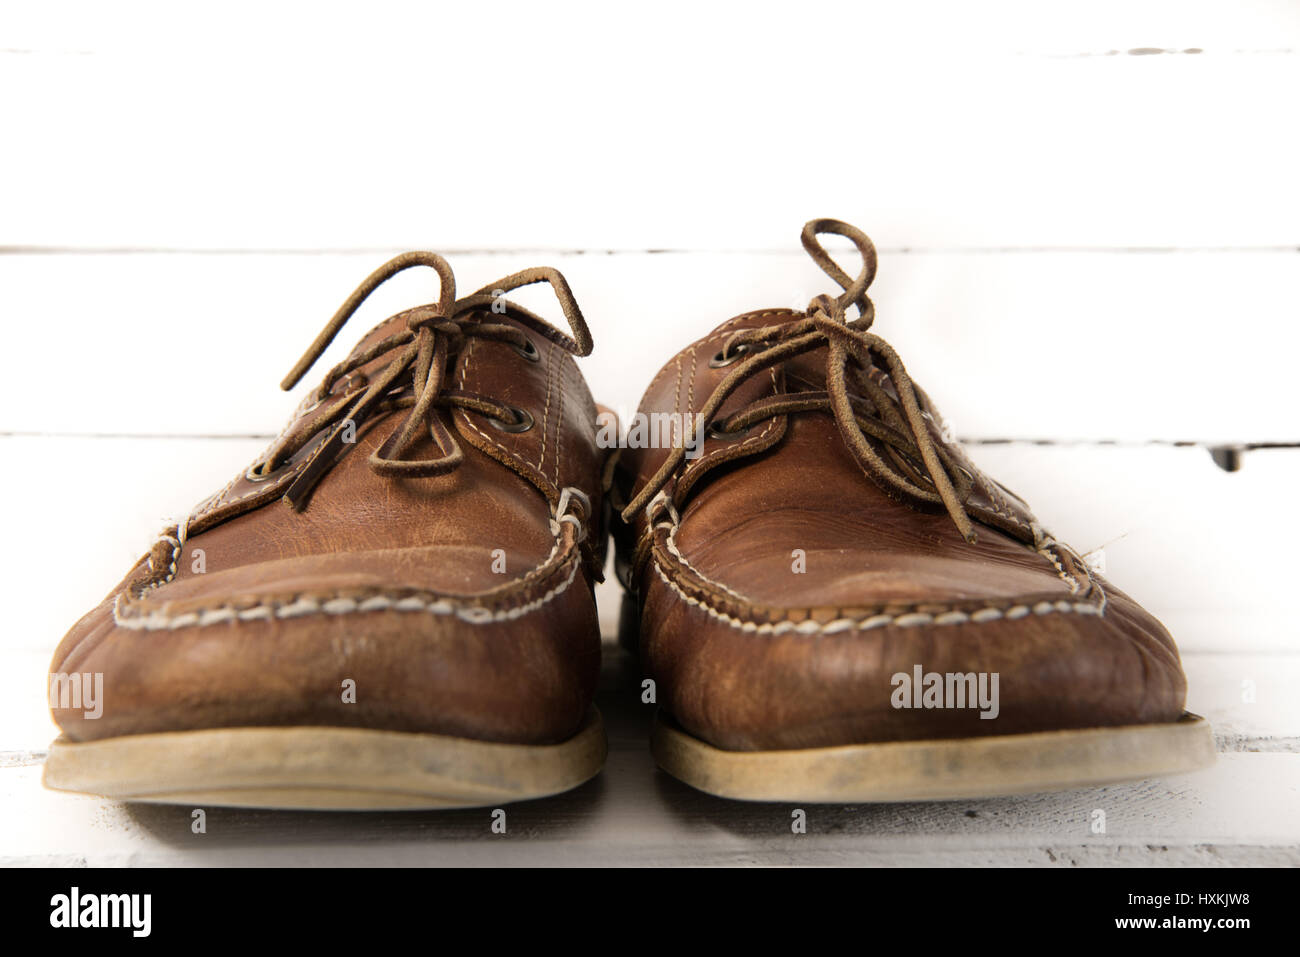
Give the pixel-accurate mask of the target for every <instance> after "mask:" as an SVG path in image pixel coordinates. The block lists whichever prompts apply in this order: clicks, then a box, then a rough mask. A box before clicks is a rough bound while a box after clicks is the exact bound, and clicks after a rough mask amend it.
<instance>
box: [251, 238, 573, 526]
mask: <svg viewBox="0 0 1300 957" xmlns="http://www.w3.org/2000/svg"><path fill="white" fill-rule="evenodd" d="M415 266H427V267H429V268H431V269H433V270H434V271H435V272H436V273H437V274H438V280H439V290H438V301H437V302H436V303H430V304H428V305H424V306H419V307H417V308H415V309H412V310H409V311H408V312H407V313H406V316H407V319H406V328H404V329H402V330H400V331H398V332H395V333H393V334H392V335H389V336H386V337H385V338H384V339H382V340H380V341H379V342H376V343H374V344H373V345H372V346H370V347H368V348H366V349H364V350H361V351H360V352H358V353H356V354H355V355H352V356H349V357H348V358H347V359H345V360H344V361H343V362H340V363H339V364H338V365H336V366H334V368H332V369H331V370H330V371H329V373H328V374H327V375H326V376H325V378H324V380H323V381H322V382H321V384H320V386H319V388H318V389H317V390H316V393H315V397H314V403H315V404H314V405H312V406H311V407H310V408H309V409H308V410H307V411H314V410H316V409H321V411H320V413H319V414H318V415H315V416H311V417H307V416H304V419H305V421H303V422H301V423H300V424H299V427H298V428H296V429H291V430H290V431H289V432H288V433H286V434H285V435H283V436H281V437H280V439H279V440H277V442H276V443H275V444H274V445H273V446H272V448H271V449H270V450H269V451H268V453H267V454H266V455H265V457H264V458H263V460H262V462H261V463H259V465H258V466H256V467H255V468H254V469H252V470H250V478H254V479H256V480H260V479H263V478H266V477H269V475H270V473H272V472H274V471H276V470H277V469H279V468H281V467H283V465H284V464H285V463H286V462H287V461H288V460H289V459H290V458H292V457H293V456H294V455H295V454H296V453H297V452H299V451H301V450H302V449H303V448H304V447H305V446H306V445H308V444H309V443H310V442H311V441H312V440H313V439H314V438H315V437H316V436H318V435H320V433H321V432H322V431H324V430H326V429H330V430H331V431H330V434H329V435H328V437H327V438H326V439H325V441H324V442H323V443H322V444H321V446H320V448H319V449H317V450H316V452H315V453H313V454H312V456H311V458H310V459H309V460H308V461H307V463H306V464H305V465H304V466H303V468H302V471H301V472H300V473H299V474H298V476H297V477H296V478H295V479H294V481H293V482H292V483H291V484H290V485H289V488H288V490H287V491H286V492H285V495H284V499H285V501H286V502H288V503H289V504H290V505H291V506H292V507H293V508H294V509H295V510H297V511H301V510H302V509H303V508H305V507H306V504H307V500H308V497H309V496H310V494H311V490H312V489H313V488H314V487H315V485H316V484H317V483H318V482H319V481H320V480H321V478H323V477H324V475H325V474H326V473H327V472H328V471H329V470H330V468H331V467H332V466H333V465H334V463H335V462H336V461H337V460H338V458H339V457H340V456H341V455H342V454H343V453H344V452H345V448H346V445H347V444H348V441H349V439H348V437H347V436H348V434H349V433H348V430H347V429H346V426H347V425H348V423H351V424H352V432H351V434H352V436H353V437H354V436H355V434H356V432H357V431H358V430H359V429H360V428H361V426H362V423H363V422H365V421H366V419H367V418H369V417H371V416H374V415H375V414H376V413H379V412H387V411H392V410H395V409H404V408H409V409H410V412H409V413H407V415H406V417H405V419H403V420H402V422H401V423H400V424H399V425H398V426H397V427H396V428H394V430H393V431H392V433H390V434H389V436H388V438H386V439H385V440H384V442H383V443H382V444H381V445H380V446H379V448H377V449H376V450H375V451H374V452H373V453H372V454H371V456H370V459H369V464H370V467H371V468H372V469H373V470H374V471H375V472H377V473H378V474H380V475H387V476H394V477H396V476H401V477H420V476H432V475H444V474H446V473H448V472H451V471H453V470H454V469H456V467H457V466H459V465H460V463H461V462H462V461H463V460H464V453H463V452H462V451H461V448H460V445H459V444H458V443H457V441H456V439H455V438H454V437H453V435H452V434H451V431H450V430H449V429H448V428H447V427H446V425H445V424H444V423H443V422H442V420H441V418H440V417H439V416H438V415H436V414H431V412H432V410H434V409H436V408H447V407H455V408H460V409H467V410H470V411H473V412H477V413H480V414H482V415H485V416H487V417H489V419H491V420H493V421H495V422H498V423H500V424H501V426H502V427H503V428H504V429H505V430H507V431H510V430H514V429H518V427H519V426H525V427H526V426H527V425H528V424H529V420H526V418H525V417H526V416H527V413H526V412H522V411H521V410H518V409H515V408H513V407H511V406H509V405H506V404H505V403H503V402H500V401H498V400H496V399H493V398H492V397H490V396H485V395H480V394H477V393H472V392H468V391H463V390H456V389H448V388H447V387H446V386H447V373H448V370H449V367H450V365H451V364H452V363H453V362H454V358H455V356H456V355H457V354H458V353H459V351H460V349H461V347H462V345H463V344H464V342H465V341H466V340H467V339H470V338H477V339H490V340H495V341H498V342H505V343H509V344H510V345H511V346H513V347H514V348H515V349H516V350H517V351H519V352H520V353H521V355H522V356H524V357H525V358H530V359H531V358H536V357H537V347H536V346H535V345H534V343H533V342H532V340H531V339H530V338H529V337H528V336H527V335H526V334H525V333H524V332H523V331H522V330H521V329H520V328H518V327H517V326H514V325H511V324H508V323H502V322H492V321H488V320H487V319H486V318H481V317H480V316H481V314H482V313H484V312H488V313H490V314H500V313H502V312H508V313H509V314H510V315H511V317H512V318H514V319H516V320H518V321H519V322H520V323H522V324H523V325H524V326H526V327H527V328H529V329H531V330H533V331H534V332H536V333H538V334H539V335H541V336H543V337H545V338H546V339H547V340H549V341H551V342H554V343H556V344H557V345H559V346H560V347H562V348H563V349H565V350H566V351H568V352H569V353H571V354H573V355H575V356H585V355H589V354H590V353H591V346H592V343H591V334H590V333H589V332H588V330H587V324H586V322H585V321H584V319H583V317H582V312H581V310H579V308H578V304H577V302H576V301H575V300H574V298H573V293H572V292H571V291H570V289H569V284H568V283H567V282H566V281H565V279H564V276H562V275H561V274H560V273H559V272H558V271H556V270H554V269H550V268H545V267H542V268H535V269H526V270H524V271H523V272H517V273H514V274H513V275H510V276H507V277H505V278H504V279H500V280H498V281H497V282H495V283H489V284H488V285H487V286H484V287H483V288H482V289H480V290H478V291H477V292H475V293H473V294H471V295H469V296H465V297H464V298H462V299H457V298H456V280H455V277H454V276H453V274H452V271H451V266H449V265H448V264H447V261H446V260H445V259H443V258H442V257H441V256H439V255H438V254H437V253H431V252H410V253H404V254H402V255H401V256H397V257H395V258H394V259H392V260H390V261H389V262H387V263H385V264H384V265H383V266H381V267H379V269H377V270H375V271H374V272H373V273H371V275H370V276H369V277H367V278H366V280H365V281H364V282H362V283H361V285H360V286H358V287H357V288H356V290H355V291H354V292H353V293H352V295H350V296H349V297H348V298H347V301H346V302H344V303H343V305H342V306H340V307H339V310H338V312H336V313H335V314H334V317H333V318H332V319H331V320H330V321H329V323H327V324H326V326H325V328H324V329H322V330H321V333H320V335H318V336H317V337H316V340H315V341H314V342H313V343H312V344H311V345H310V346H309V347H308V349H307V351H306V352H305V353H304V354H303V356H302V358H301V359H299V360H298V362H297V364H296V365H295V366H294V367H293V370H292V371H291V372H290V373H289V374H288V375H287V376H285V378H284V381H283V382H281V383H280V387H281V388H282V389H284V390H286V391H288V390H289V389H292V388H293V387H294V386H295V385H296V384H297V383H298V381H299V380H300V379H301V378H302V377H303V376H304V375H306V373H307V371H308V370H309V369H311V367H312V366H313V365H314V364H315V363H316V360H317V359H319V358H320V356H321V354H322V353H323V352H324V351H325V349H326V348H327V347H328V346H329V344H330V343H331V342H332V341H333V340H334V337H335V336H337V335H338V333H339V331H340V330H342V328H343V326H344V325H345V324H346V323H347V321H348V319H349V318H351V316H352V314H353V313H355V312H356V311H357V309H358V308H360V306H361V304H362V303H363V302H365V300H366V299H367V298H368V297H369V296H370V295H371V293H373V292H374V291H375V290H376V289H378V288H379V287H380V286H381V285H383V284H384V283H385V282H387V281H388V280H389V279H392V278H393V277H394V276H396V275H397V274H398V273H400V272H403V271H405V270H407V269H410V268H412V267H415ZM542 282H545V283H549V284H550V286H551V288H552V289H553V290H554V292H555V296H556V298H557V299H558V300H559V302H560V308H561V309H562V310H563V311H564V316H565V318H566V319H567V320H568V322H569V328H570V329H571V330H572V332H573V338H570V337H569V336H566V335H565V334H564V333H562V332H560V331H559V330H558V329H556V328H554V327H553V326H551V325H550V324H548V323H547V322H546V321H545V320H543V319H542V318H541V317H539V316H537V315H535V314H533V313H532V312H530V311H529V310H527V309H525V308H524V307H523V306H520V305H518V304H517V303H513V302H508V301H506V300H505V299H504V296H505V294H506V293H507V292H510V291H512V290H515V289H519V288H521V287H523V286H528V285H533V284H535V283H542ZM388 353H394V355H393V358H392V360H391V361H390V362H389V363H388V365H386V366H384V367H383V368H382V369H381V370H379V371H378V373H377V374H373V377H367V376H366V375H364V374H362V373H360V372H358V370H359V369H361V368H362V367H363V366H366V365H368V364H369V363H371V362H373V361H374V360H376V359H378V358H380V357H381V356H384V355H386V354H388ZM408 373H409V378H407V379H405V380H404V379H403V376H404V374H408ZM340 381H343V382H344V383H345V388H344V389H343V390H342V391H341V392H340V394H338V395H334V394H333V390H334V387H335V386H336V385H337V384H338V383H339V382H340ZM422 435H428V436H429V438H430V439H432V441H433V443H434V446H435V448H436V449H437V450H438V453H439V454H438V455H437V456H436V457H432V458H423V459H411V458H407V457H406V455H407V453H408V452H409V451H410V449H411V447H412V446H413V445H414V444H415V443H416V441H417V440H418V439H419V438H420V437H421V436H422Z"/></svg>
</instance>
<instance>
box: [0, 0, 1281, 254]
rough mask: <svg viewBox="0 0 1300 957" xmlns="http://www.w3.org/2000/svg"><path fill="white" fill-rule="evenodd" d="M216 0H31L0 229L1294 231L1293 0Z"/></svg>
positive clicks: (8, 110)
mask: <svg viewBox="0 0 1300 957" xmlns="http://www.w3.org/2000/svg"><path fill="white" fill-rule="evenodd" d="M223 11H224V12H223V15H222V16H220V17H214V16H211V15H210V11H207V10H204V9H202V8H193V9H177V8H176V7H175V6H174V5H154V4H144V3H129V4H114V5H113V6H112V7H111V8H108V7H105V6H103V5H98V4H93V3H90V4H84V5H82V4H76V5H70V4H39V5H38V4H23V5H12V6H11V7H10V8H9V9H7V10H6V11H4V24H3V26H4V32H3V36H4V40H3V43H4V48H3V49H2V50H0V84H2V85H3V87H4V89H6V90H11V91H15V93H16V95H11V96H6V97H5V98H4V99H3V101H0V128H3V129H5V130H6V134H7V137H8V142H9V143H11V144H12V146H11V148H8V149H6V150H4V151H2V152H0V184H3V187H0V189H3V194H2V196H3V208H4V210H5V215H4V217H3V219H0V245H12V244H38V245H51V246H67V245H90V246H112V247H121V246H137V245H149V246H169V247H170V246H186V247H221V248H235V249H243V248H266V247H276V248H281V247H306V248H320V247H331V248H351V247H355V246H358V245H382V246H388V245H435V246H440V247H443V248H478V247H493V248H499V247H502V246H507V247H509V246H530V247H531V246H543V247H548V248H573V247H577V248H610V247H617V248H629V249H645V248H650V247H673V248H689V249H702V248H704V249H716V248H737V247H739V248H755V247H757V248H764V249H773V248H775V249H782V248H785V246H786V243H787V242H788V236H789V235H790V230H791V229H792V228H793V227H797V225H798V224H799V223H801V222H802V221H803V220H804V219H806V218H809V217H810V216H813V215H827V214H831V215H837V216H840V217H842V218H846V219H850V220H854V221H856V222H859V223H862V224H863V225H865V226H867V227H869V228H871V229H872V230H873V231H874V233H875V234H876V236H877V238H878V239H879V240H880V241H881V243H882V244H883V245H886V246H918V245H920V246H927V247H936V246H937V247H951V246H980V247H985V246H1004V245H1022V246H1041V245H1077V244H1082V245H1089V246H1091V245H1103V246H1114V245H1122V246H1129V245H1158V246H1180V247H1182V246H1215V247H1217V246H1222V245H1230V246H1241V245H1246V246H1257V245H1284V246H1291V247H1294V246H1295V244H1296V243H1297V241H1298V240H1300V237H1298V236H1297V233H1296V225H1295V224H1296V223H1297V222H1300V188H1298V187H1297V184H1296V181H1295V177H1294V170H1295V169H1296V168H1297V167H1298V166H1300V130H1298V128H1297V126H1296V124H1295V123H1291V122H1287V121H1286V116H1287V115H1288V113H1287V110H1288V105H1289V102H1290V100H1289V98H1288V94H1287V91H1289V90H1293V89H1295V87H1296V84H1297V81H1298V80H1300V57H1298V56H1297V55H1296V50H1297V48H1298V47H1300V16H1298V15H1297V8H1296V7H1295V5H1294V4H1288V3H1285V2H1282V0H1272V2H1261V0H1255V2H1246V3H1234V4H1217V3H1208V2H1200V3H1190V4H1186V3H1178V2H1174V0H1160V2H1154V3H1132V2H1123V0H1114V2H1105V3H1090V4H1088V5H1086V6H1079V7H1075V8H1066V9H1065V10H1062V9H1060V8H1059V7H1058V6H1055V5H1053V6H1052V7H1050V8H1048V7H1043V6H1042V5H1040V4H1034V3H1031V2H1027V0H998V2H990V3H981V4H963V3H960V2H946V3H934V2H929V3H917V4H897V3H886V2H876V3H862V2H840V3H825V2H815V0H810V2H805V3H801V4H800V5H799V7H798V9H797V10H794V9H792V8H791V7H789V5H787V4H770V5H769V4H748V5H745V6H744V7H736V6H732V5H701V4H698V3H686V2H680V0H678V2H665V3H660V4H656V5H655V7H654V8H653V10H650V9H646V8H641V7H626V8H624V7H610V6H609V5H607V4H594V3H582V4H561V5H558V6H557V7H555V8H552V9H548V10H547V13H546V15H545V16H542V15H540V14H539V13H538V12H537V10H536V8H535V6H534V5H529V4H523V3H505V4H503V3H474V4H457V5H454V6H447V5H423V4H422V5H416V4H391V3H372V4H368V5H366V7H364V8H355V7H332V6H323V5H319V4H314V5H302V6H300V5H298V4H286V5H278V4H277V5H275V7H274V8H268V7H267V5H265V4H240V3H236V4H229V5H227V6H226V7H224V8H223ZM1195 50H1199V51H1201V52H1198V53H1197V52H1187V51H1195ZM1151 51H1161V52H1158V53H1154V52H1151Z"/></svg>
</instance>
